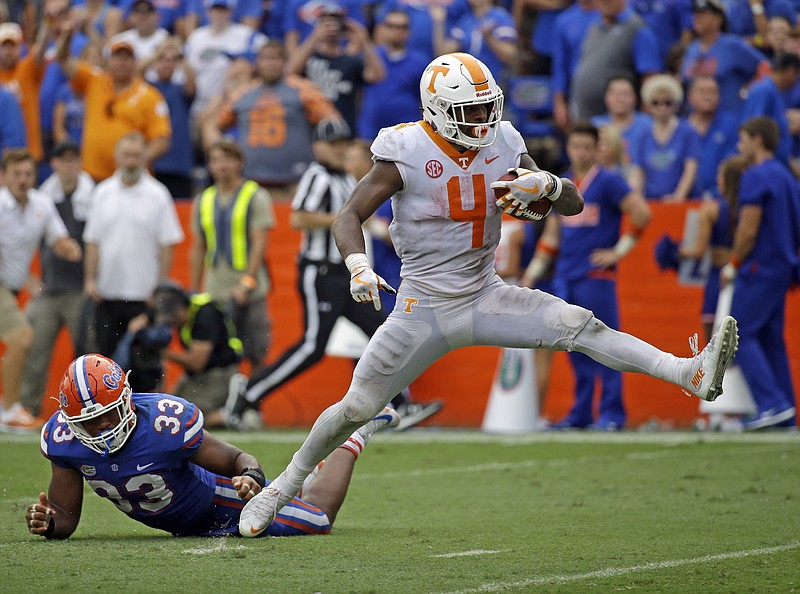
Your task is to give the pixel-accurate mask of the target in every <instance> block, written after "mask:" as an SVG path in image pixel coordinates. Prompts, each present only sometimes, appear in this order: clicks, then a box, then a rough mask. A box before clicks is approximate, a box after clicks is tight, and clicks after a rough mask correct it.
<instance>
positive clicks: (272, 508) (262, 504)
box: [239, 485, 292, 538]
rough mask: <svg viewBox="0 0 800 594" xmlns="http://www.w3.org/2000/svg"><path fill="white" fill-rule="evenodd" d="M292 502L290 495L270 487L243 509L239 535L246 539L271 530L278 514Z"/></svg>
mask: <svg viewBox="0 0 800 594" xmlns="http://www.w3.org/2000/svg"><path fill="white" fill-rule="evenodd" d="M291 500H292V498H291V496H290V495H286V494H285V493H283V491H281V490H280V489H278V488H276V487H273V486H272V485H268V486H267V487H266V488H264V489H262V490H261V492H260V493H259V494H258V495H256V496H255V497H253V498H252V499H251V500H250V501H248V502H247V505H245V506H244V508H243V509H242V513H241V515H240V516H239V534H241V535H242V536H244V537H245V538H254V537H256V536H258V535H259V534H261V533H262V532H264V530H266V529H267V528H269V526H270V524H272V522H273V520H275V516H277V515H278V512H279V511H280V510H281V509H283V506H284V505H286V504H287V503H289V502H290V501H291Z"/></svg>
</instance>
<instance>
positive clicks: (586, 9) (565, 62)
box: [552, 0, 600, 130]
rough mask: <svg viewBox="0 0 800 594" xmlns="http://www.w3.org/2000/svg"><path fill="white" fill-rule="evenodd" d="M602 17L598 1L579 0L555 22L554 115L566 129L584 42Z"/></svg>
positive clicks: (553, 35)
mask: <svg viewBox="0 0 800 594" xmlns="http://www.w3.org/2000/svg"><path fill="white" fill-rule="evenodd" d="M599 20H600V13H599V12H597V10H596V9H595V0H578V1H577V2H576V3H575V4H573V5H572V6H570V7H569V8H567V9H566V10H565V11H564V12H562V13H561V14H559V15H558V18H557V19H556V22H555V24H554V25H553V32H552V44H553V64H552V81H553V118H554V119H555V121H556V124H557V125H558V127H559V128H561V129H562V130H564V129H566V128H567V127H568V126H569V121H570V118H569V90H570V83H571V82H572V75H573V74H574V73H575V68H576V67H577V66H578V59H579V58H580V52H581V44H582V43H583V40H584V38H585V37H586V32H587V31H588V29H589V27H590V26H591V25H592V24H593V23H595V22H597V21H599Z"/></svg>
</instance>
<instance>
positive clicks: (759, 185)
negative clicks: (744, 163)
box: [739, 159, 800, 274]
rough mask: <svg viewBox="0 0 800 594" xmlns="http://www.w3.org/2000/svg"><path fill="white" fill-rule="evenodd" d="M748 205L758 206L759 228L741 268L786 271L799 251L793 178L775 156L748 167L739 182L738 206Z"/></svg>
mask: <svg viewBox="0 0 800 594" xmlns="http://www.w3.org/2000/svg"><path fill="white" fill-rule="evenodd" d="M748 205H754V206H760V207H761V209H762V215H761V227H760V228H759V232H758V236H757V237H756V243H755V246H753V250H752V251H751V252H750V254H749V255H748V256H747V258H745V260H744V262H743V263H742V270H743V271H747V270H753V271H755V270H758V271H759V272H762V273H767V274H770V273H773V274H783V273H786V272H787V271H789V270H790V269H792V268H793V267H794V266H796V265H797V262H798V250H800V187H798V184H797V180H796V179H795V178H794V176H793V175H792V174H791V173H790V172H789V169H788V168H787V167H786V166H785V165H783V164H782V163H781V162H780V161H778V160H777V159H768V160H767V161H764V162H763V163H759V164H757V165H753V166H752V167H749V168H748V169H746V170H745V171H744V173H743V174H742V179H741V181H740V183H739V208H740V209H741V208H742V207H744V206H748Z"/></svg>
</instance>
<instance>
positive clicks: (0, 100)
mask: <svg viewBox="0 0 800 594" xmlns="http://www.w3.org/2000/svg"><path fill="white" fill-rule="evenodd" d="M0 113H2V114H3V117H2V118H0V153H1V152H4V151H5V150H6V149H12V148H25V147H26V146H27V145H28V140H27V132H26V129H25V120H23V119H22V109H21V108H20V106H19V101H17V98H16V97H15V96H14V95H13V94H12V93H11V91H8V90H7V89H4V88H3V87H0Z"/></svg>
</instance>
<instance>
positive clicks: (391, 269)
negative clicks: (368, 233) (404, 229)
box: [372, 200, 403, 311]
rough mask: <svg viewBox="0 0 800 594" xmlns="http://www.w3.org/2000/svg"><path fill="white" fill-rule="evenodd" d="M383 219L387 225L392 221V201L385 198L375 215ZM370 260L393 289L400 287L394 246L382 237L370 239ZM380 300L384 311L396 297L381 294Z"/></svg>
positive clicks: (387, 309) (398, 266)
mask: <svg viewBox="0 0 800 594" xmlns="http://www.w3.org/2000/svg"><path fill="white" fill-rule="evenodd" d="M374 216H376V217H378V218H379V219H381V220H383V221H384V222H385V223H386V224H387V225H388V224H389V223H391V222H392V201H391V200H387V201H386V202H384V203H383V204H381V205H380V206H379V207H378V210H376V211H375V215H374ZM372 261H373V263H374V268H375V271H376V272H377V273H378V274H380V275H381V276H382V277H383V278H384V279H385V280H386V282H387V283H389V285H391V286H392V287H394V288H395V289H399V288H400V283H401V281H402V280H403V277H402V276H400V268H401V267H402V262H401V261H400V256H398V255H397V252H395V251H394V247H393V246H392V245H391V244H390V243H389V242H387V241H386V240H383V239H378V238H373V239H372ZM381 300H382V301H383V304H384V305H385V306H386V311H392V310H393V309H394V304H395V300H396V297H395V295H393V294H391V293H386V294H385V295H381Z"/></svg>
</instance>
